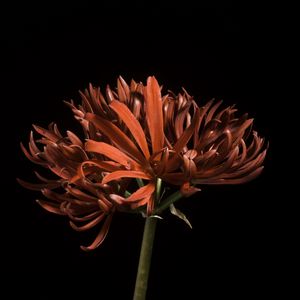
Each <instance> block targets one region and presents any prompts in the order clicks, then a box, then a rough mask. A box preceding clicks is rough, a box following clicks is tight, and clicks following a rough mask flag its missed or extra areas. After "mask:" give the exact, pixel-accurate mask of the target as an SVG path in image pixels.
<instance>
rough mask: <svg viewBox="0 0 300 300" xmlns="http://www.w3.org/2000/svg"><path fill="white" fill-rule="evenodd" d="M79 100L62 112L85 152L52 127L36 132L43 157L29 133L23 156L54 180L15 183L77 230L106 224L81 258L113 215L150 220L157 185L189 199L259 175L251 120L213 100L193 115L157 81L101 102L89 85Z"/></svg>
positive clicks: (187, 101)
mask: <svg viewBox="0 0 300 300" xmlns="http://www.w3.org/2000/svg"><path fill="white" fill-rule="evenodd" d="M81 97H82V105H80V106H78V107H76V106H75V104H74V102H73V101H71V102H69V103H67V105H68V106H69V107H71V109H72V111H73V113H74V116H75V118H76V119H77V120H78V121H79V122H80V123H81V125H82V127H83V131H84V134H85V137H86V142H85V144H83V143H82V141H81V140H80V139H79V138H78V137H77V136H76V135H75V134H74V133H72V132H70V131H67V136H63V135H62V134H61V133H60V132H59V131H58V129H57V127H56V125H54V124H52V125H50V126H49V129H48V130H46V129H42V128H40V127H37V126H35V130H36V131H37V132H38V133H39V134H40V135H42V139H40V140H38V142H39V143H42V144H44V148H43V150H42V151H41V150H40V149H39V148H38V147H37V146H36V143H35V141H34V139H33V134H32V133H31V135H30V142H29V152H28V151H27V150H26V149H25V147H24V146H23V145H21V147H22V150H23V152H24V153H25V155H26V156H27V157H28V158H29V159H30V160H31V161H32V162H34V163H36V164H39V165H42V166H44V167H45V168H47V169H49V170H50V171H52V172H53V173H54V174H56V175H57V177H58V178H57V179H55V180H48V179H45V178H43V177H42V176H40V175H39V174H38V173H36V174H37V176H38V178H39V179H40V180H42V181H43V183H41V184H31V183H27V182H24V181H22V180H19V182H20V183H21V184H22V185H23V186H25V187H27V188H30V189H35V190H41V191H42V193H43V194H44V195H45V196H46V198H48V200H47V201H45V200H40V201H39V204H40V205H41V206H43V207H44V208H45V209H46V210H48V211H50V212H54V213H57V214H62V215H67V216H68V217H69V218H70V224H71V226H72V228H74V229H75V230H78V231H82V230H87V229H89V228H91V227H93V226H95V225H97V224H99V223H101V222H103V225H102V227H101V229H100V231H99V234H98V236H97V237H96V239H95V241H94V242H93V243H92V244H91V245H90V246H88V247H82V248H83V249H84V250H92V249H94V248H96V247H97V246H99V245H100V244H101V242H102V241H103V240H104V238H105V236H106V234H107V232H108V229H109V225H110V223H111V219H112V216H113V213H114V211H116V210H119V211H125V212H126V211H133V212H140V211H142V212H144V210H146V213H147V215H148V216H149V215H151V214H153V213H154V211H155V209H156V208H157V207H158V206H159V205H161V204H163V200H162V202H160V200H161V199H156V196H155V194H156V193H155V192H156V184H157V182H158V181H161V180H162V181H163V182H164V183H165V184H171V185H173V186H178V187H179V189H180V191H181V194H182V195H183V196H190V195H191V194H193V193H195V192H197V191H199V190H200V189H199V186H197V185H205V184H238V183H244V182H247V181H249V180H252V179H253V178H255V177H256V176H257V175H259V174H260V173H261V171H262V168H263V167H262V163H263V161H264V158H265V155H266V151H267V150H266V149H263V144H264V141H263V139H261V138H259V137H258V136H257V133H256V132H255V131H252V123H253V119H248V116H247V114H246V115H243V116H242V117H237V116H236V115H235V113H236V109H234V107H227V108H225V109H223V110H219V107H220V105H221V102H218V103H216V104H214V105H213V100H211V101H209V102H208V103H207V104H206V105H204V106H202V107H198V105H197V104H196V102H195V101H194V100H193V98H192V97H191V96H190V95H189V94H188V93H187V92H186V91H185V90H183V93H182V94H178V95H177V96H176V95H175V94H173V93H172V92H170V94H167V95H164V96H162V95H161V87H160V86H159V84H158V82H157V80H156V79H155V78H154V77H149V78H148V79H147V84H146V85H145V86H144V85H143V84H142V83H136V82H135V81H133V80H132V81H131V84H130V86H128V85H127V83H126V82H125V81H124V80H123V79H122V78H121V77H120V78H119V79H118V81H117V92H114V91H112V90H111V89H110V88H109V87H107V88H106V97H104V96H103V95H102V93H101V92H100V88H94V87H93V86H92V85H90V86H89V89H88V90H85V92H84V93H81ZM250 136H253V137H252V139H251V138H249V137H250ZM133 179H137V180H138V182H139V184H140V186H139V187H138V188H136V185H134V184H133V182H135V181H134V180H133ZM144 181H146V184H145V185H143V184H142V183H144ZM54 190H56V191H54ZM79 223H82V224H84V225H82V226H78V225H76V224H79Z"/></svg>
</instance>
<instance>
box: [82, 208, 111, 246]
mask: <svg viewBox="0 0 300 300" xmlns="http://www.w3.org/2000/svg"><path fill="white" fill-rule="evenodd" d="M112 216H113V214H111V215H109V216H108V217H107V218H106V220H105V222H104V224H103V226H102V228H101V230H100V232H99V233H98V235H97V237H96V239H95V240H94V241H93V243H92V244H91V245H90V246H87V247H85V246H81V247H80V248H81V249H82V250H84V251H91V250H94V249H96V248H97V247H99V246H100V245H101V244H102V242H103V241H104V239H105V237H106V235H107V233H108V230H109V227H110V224H111V220H112Z"/></svg>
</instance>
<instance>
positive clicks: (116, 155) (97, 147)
mask: <svg viewBox="0 0 300 300" xmlns="http://www.w3.org/2000/svg"><path fill="white" fill-rule="evenodd" d="M85 150H86V151H89V152H96V153H99V154H103V155H105V156H107V157H108V158H110V159H112V160H114V161H116V162H118V163H120V164H121V165H123V166H124V167H126V168H128V169H129V168H130V167H131V166H135V167H137V166H138V164H137V163H136V162H135V161H134V160H133V159H132V158H130V157H129V156H128V155H126V154H125V153H124V152H122V151H120V150H119V149H117V148H116V147H114V146H111V145H109V144H106V143H103V142H95V141H93V140H88V141H87V142H86V143H85Z"/></svg>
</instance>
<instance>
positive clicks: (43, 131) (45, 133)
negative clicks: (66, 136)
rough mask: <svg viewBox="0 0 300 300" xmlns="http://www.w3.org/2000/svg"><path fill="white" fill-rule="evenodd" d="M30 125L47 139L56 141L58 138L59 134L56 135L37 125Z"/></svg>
mask: <svg viewBox="0 0 300 300" xmlns="http://www.w3.org/2000/svg"><path fill="white" fill-rule="evenodd" d="M32 126H33V128H34V129H35V131H36V132H38V133H39V134H40V135H42V136H44V137H46V138H47V139H49V140H50V141H52V142H56V141H58V140H59V139H60V138H59V136H57V135H56V134H55V133H54V132H51V131H49V130H47V129H44V128H42V127H40V126H37V125H32Z"/></svg>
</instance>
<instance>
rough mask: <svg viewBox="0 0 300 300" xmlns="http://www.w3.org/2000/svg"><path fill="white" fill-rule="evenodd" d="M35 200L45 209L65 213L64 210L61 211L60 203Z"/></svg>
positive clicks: (59, 213) (60, 213)
mask: <svg viewBox="0 0 300 300" xmlns="http://www.w3.org/2000/svg"><path fill="white" fill-rule="evenodd" d="M36 202H37V203H38V204H39V205H40V206H41V207H42V208H44V209H45V210H47V211H49V212H51V213H54V214H57V215H66V213H65V212H63V211H61V209H60V205H59V204H56V203H50V202H48V201H44V200H36Z"/></svg>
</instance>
